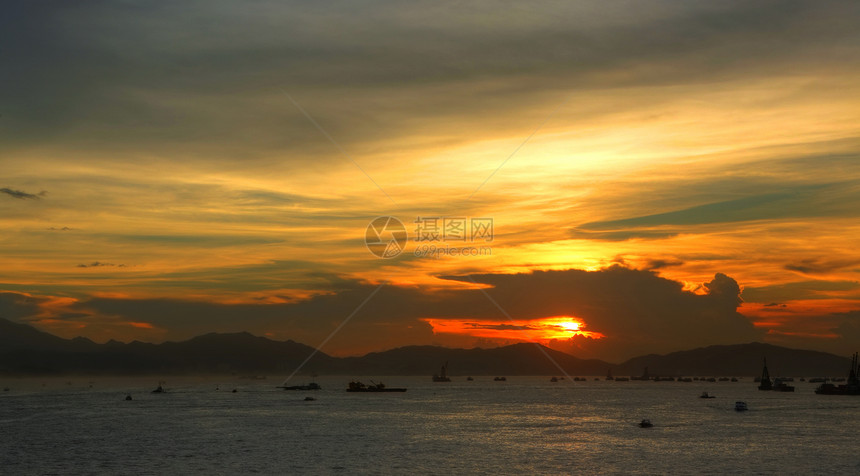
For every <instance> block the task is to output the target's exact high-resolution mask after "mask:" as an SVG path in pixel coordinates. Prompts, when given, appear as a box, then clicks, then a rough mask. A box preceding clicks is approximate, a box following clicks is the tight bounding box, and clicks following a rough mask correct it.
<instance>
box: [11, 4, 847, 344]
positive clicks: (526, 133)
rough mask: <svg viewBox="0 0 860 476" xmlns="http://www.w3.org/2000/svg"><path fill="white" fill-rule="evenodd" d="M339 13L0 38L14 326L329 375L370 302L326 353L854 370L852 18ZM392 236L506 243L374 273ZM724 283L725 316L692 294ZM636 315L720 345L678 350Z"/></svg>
mask: <svg viewBox="0 0 860 476" xmlns="http://www.w3.org/2000/svg"><path fill="white" fill-rule="evenodd" d="M335 3H336V4H332V5H327V6H322V5H316V4H312V3H311V4H308V3H305V2H295V3H293V2H287V3H281V2H260V4H258V5H256V6H255V8H248V7H246V6H245V5H243V4H241V3H237V2H227V1H212V2H197V1H189V2H180V3H178V4H172V3H171V4H167V3H164V4H162V3H160V2H155V4H153V5H150V6H144V7H140V8H132V7H131V6H129V5H125V4H116V5H106V4H82V5H77V6H69V7H68V8H64V9H63V11H62V12H51V11H43V10H39V11H36V10H34V11H22V12H19V13H16V14H13V15H10V17H9V18H6V19H3V20H0V28H2V29H3V30H5V31H7V32H8V34H9V35H10V38H11V40H10V41H9V42H8V43H7V44H8V47H7V48H6V49H7V50H8V51H9V53H8V58H7V59H6V60H4V63H6V64H7V65H8V67H7V68H4V69H5V70H6V71H5V72H3V73H0V80H3V82H2V84H3V85H4V86H3V87H2V88H0V95H2V102H0V104H2V108H3V110H2V111H0V114H2V115H0V192H2V193H0V228H2V230H3V233H2V235H0V264H2V266H0V317H3V318H8V319H12V320H17V321H21V322H30V323H34V324H35V325H37V326H38V327H40V328H42V329H44V330H48V331H51V332H54V333H57V334H58V335H62V336H65V337H72V336H77V335H85V336H88V337H91V338H93V339H95V340H100V341H104V340H107V339H110V338H115V339H119V340H126V341H127V340H131V339H140V340H145V341H162V340H165V339H174V340H175V339H184V338H188V337H191V336H193V335H197V334H201V333H205V332H211V331H238V330H249V331H251V332H254V333H257V334H261V335H262V334H266V335H269V336H271V337H273V338H278V339H294V340H298V341H301V342H305V343H307V344H309V345H316V343H318V342H321V341H322V340H323V339H324V338H325V337H326V335H328V332H330V331H331V330H332V329H334V328H335V327H336V325H337V323H339V322H341V321H342V320H343V319H344V318H346V317H347V316H348V315H350V312H351V311H352V310H353V309H354V308H355V307H356V306H358V305H359V304H360V303H361V302H362V301H363V300H364V298H366V297H367V296H368V295H369V294H370V292H371V291H372V290H373V289H374V286H376V285H378V284H381V283H388V284H387V285H386V290H387V291H386V292H381V293H380V294H379V295H378V296H376V297H374V300H376V299H379V300H382V301H384V302H382V301H381V302H379V303H375V304H376V305H379V306H380V307H379V308H373V307H372V305H373V304H374V303H370V304H368V309H369V310H368V311H367V312H368V313H369V314H368V315H366V316H364V315H363V314H359V315H356V318H355V322H354V323H351V324H350V326H347V327H345V328H344V330H343V333H344V334H343V336H340V337H338V338H336V339H334V340H332V341H331V344H330V345H331V346H332V348H330V349H323V350H324V351H326V352H330V353H339V354H350V353H356V352H361V351H367V350H378V349H381V348H388V347H394V346H398V345H406V344H428V343H437V344H443V345H458V346H472V345H497V344H499V343H503V342H508V341H516V340H544V341H545V340H553V339H554V340H556V341H569V342H570V343H571V346H570V347H569V348H568V350H570V351H571V352H572V353H574V354H576V355H581V356H598V357H601V358H606V359H610V360H618V359H621V358H623V357H627V356H630V354H632V353H634V352H639V351H642V352H663V351H670V350H680V349H682V348H686V346H688V345H692V344H696V345H707V344H709V343H731V342H733V341H748V340H751V339H759V340H766V341H769V342H772V343H777V344H785V345H790V346H795V347H803V348H814V349H821V350H827V351H832V352H837V353H847V352H851V351H853V350H855V348H856V346H857V343H858V342H860V253H858V250H857V236H860V220H858V218H860V207H858V204H860V155H859V154H860V72H859V71H858V64H857V61H856V58H857V57H858V56H860V48H858V45H860V42H858V39H860V38H858V32H857V28H856V19H857V18H858V6H857V4H856V2H832V3H831V2H828V3H826V4H822V5H817V4H816V5H813V4H808V5H804V4H797V3H790V2H785V3H783V2H775V3H768V4H766V5H765V4H753V5H750V4H746V3H744V2H646V4H639V3H636V4H635V7H631V8H625V7H621V6H618V5H615V6H612V5H605V4H604V3H603V2H569V3H570V4H541V3H537V4H532V3H527V4H525V3H524V4H510V5H508V8H503V9H499V8H497V7H496V6H494V5H493V4H490V3H484V2H476V3H474V4H473V5H472V6H470V7H468V8H467V7H464V6H462V5H459V4H453V3H450V4H449V3H446V2H438V3H437V2H434V4H433V5H432V6H431V5H425V6H419V5H412V4H410V3H408V2H403V3H397V2H382V3H380V4H379V5H374V6H368V5H362V4H360V2H359V3H355V2H335ZM17 15H20V16H21V18H18V17H17ZM23 18H26V19H27V21H24V20H23ZM205 25H210V26H212V28H215V29H216V30H217V31H212V30H211V29H210V27H207V26H205ZM214 25H217V27H216V26H214ZM293 101H295V103H294V102H293ZM296 104H298V107H297V106H296ZM307 116H310V117H312V118H313V121H315V122H316V124H318V125H319V128H318V127H317V126H316V125H314V123H313V122H312V121H311V120H309V119H308V117H307ZM320 129H322V131H321V130H320ZM330 139H331V140H330ZM332 141H334V142H332ZM386 215H391V216H395V217H398V218H399V219H400V220H401V221H403V222H404V224H405V225H406V229H407V231H408V232H409V234H410V238H413V239H414V238H415V236H416V223H414V222H415V220H416V219H418V217H433V216H435V217H491V218H493V221H494V236H493V239H492V241H491V242H490V241H481V242H474V243H472V242H469V243H466V246H483V247H486V248H488V249H489V250H490V251H488V252H486V253H484V254H478V255H468V256H463V255H458V256H451V255H435V256H416V254H415V252H416V250H419V249H420V246H421V245H424V244H427V243H421V242H416V241H414V240H410V242H409V243H408V245H407V247H406V249H405V251H404V252H403V253H402V254H401V255H400V256H398V257H397V258H395V259H391V260H382V259H378V258H376V257H375V256H373V255H372V254H371V253H369V252H368V250H367V248H366V247H365V245H364V236H365V227H366V226H367V224H368V223H369V222H370V221H371V220H372V219H373V218H375V217H378V216H386ZM434 244H435V245H437V246H441V247H444V246H446V245H447V246H449V247H458V246H464V244H463V243H458V242H439V243H434ZM613 266H615V267H620V268H623V269H627V270H630V271H631V273H628V274H624V273H623V272H617V271H611V272H606V273H601V271H602V270H609V269H611V268H612V267H613ZM612 269H614V268H612ZM547 270H552V271H558V272H559V273H560V274H554V275H552V276H554V277H555V278H554V279H567V277H568V276H576V279H577V280H580V279H581V281H576V284H571V286H574V285H575V286H581V287H585V286H591V283H593V282H594V283H599V285H598V284H594V286H595V288H594V289H595V291H594V292H592V293H590V294H587V295H583V296H582V297H581V298H579V300H578V301H572V300H571V301H568V297H569V295H570V294H571V293H572V291H570V292H568V291H567V290H565V289H564V288H561V287H560V288H559V289H558V290H557V291H556V292H555V293H554V294H552V293H546V294H545V295H542V296H541V297H540V299H542V301H541V302H532V300H534V299H537V298H536V297H535V296H534V295H533V294H532V295H529V294H527V293H524V294H523V295H518V294H517V295H516V296H510V294H511V293H513V294H516V288H511V289H510V291H509V295H507V296H500V295H499V292H500V288H499V286H498V284H494V283H496V281H498V280H502V279H507V278H505V276H521V275H528V274H529V273H534V272H540V271H547ZM565 270H584V271H587V272H589V273H590V274H582V275H580V274H577V273H574V272H571V273H568V274H564V273H561V272H563V271H565ZM633 271H637V272H642V273H641V274H636V273H633ZM722 275H724V276H725V277H727V278H728V279H726V280H724V279H722V278H720V277H719V276H722ZM481 276H483V277H484V279H483V280H482V279H481V278H480V277H481ZM543 276H544V275H535V276H533V277H532V278H533V279H534V280H538V279H543ZM466 277H473V279H474V281H476V282H471V281H472V279H467V278H466ZM532 278H530V279H532ZM634 278H635V279H634ZM640 278H641V279H643V280H644V281H642V282H639V281H636V279H640ZM512 279H513V278H512ZM523 279H525V278H523ZM604 279H605V281H604ZM631 280H632V281H631ZM729 280H731V281H729ZM633 281H635V282H637V283H639V284H636V286H650V285H651V284H653V285H654V286H655V289H662V290H664V291H659V290H656V291H652V292H653V293H657V295H656V297H654V296H650V295H649V296H645V295H642V292H641V289H642V288H641V287H637V288H630V287H629V286H633V285H632V284H630V283H631V282H633ZM731 282H734V283H736V284H737V286H738V288H739V289H740V293H741V294H740V297H741V299H742V302H741V301H737V300H736V299H734V298H736V297H737V295H735V296H734V297H732V296H729V297H726V296H723V295H721V294H720V295H719V296H718V294H719V293H723V292H724V291H722V290H721V291H719V292H718V291H714V290H713V289H712V288H709V287H708V284H709V283H711V285H712V286H717V285H719V286H725V287H727V288H731V289H734V288H732V286H733V285H731ZM726 283H729V284H726ZM550 284H551V283H540V284H536V283H532V282H531V281H529V282H528V286H532V287H530V288H529V289H530V290H532V291H534V292H535V293H537V292H540V291H541V290H545V289H555V288H553V286H552V285H550ZM525 285H526V284H523V286H525ZM479 288H481V289H484V291H485V292H486V293H488V294H489V295H490V297H491V298H492V299H496V300H499V301H502V300H503V297H504V298H507V297H510V302H506V303H505V305H503V306H502V308H503V311H504V312H502V311H500V310H499V309H498V308H496V307H494V306H490V307H488V308H487V309H486V310H485V311H484V310H479V309H477V308H475V306H477V304H476V303H477V302H478V301H477V300H478V299H480V300H484V301H487V299H486V296H484V295H483V294H481V291H479V290H478V289H479ZM720 289H722V288H720ZM388 290H390V293H389V291H388ZM598 291H599V292H598ZM604 292H605V293H606V295H605V297H604V295H603V294H601V293H604ZM661 292H665V295H663V294H660V293H661ZM362 293H363V294H362ZM494 293H496V294H494ZM466 296H469V297H468V298H467V297H466ZM472 296H477V298H475V300H473V299H472ZM598 296H599V297H598ZM407 297H408V299H407ZM718 297H719V299H718ZM652 298H653V299H654V302H651V304H650V305H651V306H658V307H659V306H666V307H665V308H666V309H675V308H678V309H688V308H687V307H686V306H688V305H689V306H690V308H689V309H691V310H690V314H689V316H690V317H689V319H691V320H692V319H702V322H701V323H696V322H694V323H692V324H691V326H690V328H689V330H688V331H685V332H690V333H693V334H695V333H696V332H698V331H697V329H706V328H708V329H710V328H711V327H709V326H716V327H714V329H718V330H719V329H722V330H726V332H725V333H722V332H721V331H720V332H718V331H717V330H712V331H710V332H709V333H705V332H702V335H701V336H700V337H701V338H699V337H696V338H694V339H691V340H685V339H683V338H679V339H677V340H676V341H665V342H664V341H662V340H660V338H659V337H657V336H656V334H657V333H660V332H664V333H665V331H663V330H661V329H662V326H664V325H666V326H668V324H667V322H668V321H665V322H664V320H661V318H660V316H658V315H657V314H658V313H656V312H653V313H651V314H653V316H651V317H648V318H647V319H646V318H644V317H643V315H649V312H650V311H649V310H648V309H644V308H642V307H641V306H639V303H640V302H644V301H643V300H647V299H652ZM658 298H659V299H658ZM711 301H714V302H711ZM717 301H719V302H717ZM461 302H462V303H464V305H466V306H467V308H462V307H458V306H457V305H455V304H457V303H461ZM408 303H420V304H421V305H418V304H415V305H414V306H413V305H412V304H408ZM562 303H564V304H562ZM619 303H625V306H621V305H620V304H619ZM691 303H693V304H691ZM527 304H532V306H531V308H532V309H540V310H541V312H543V311H544V310H546V312H551V313H552V314H543V315H539V314H537V312H538V311H535V314H534V315H532V314H531V313H530V311H529V309H530V307H529V306H528V305H527ZM520 305H522V307H521V308H520V307H519V306H520ZM709 306H710V307H709ZM515 307H516V308H517V309H520V311H517V312H514V311H513V310H512V309H513V308H515ZM431 308H432V310H431ZM406 309H408V311H407V310H406ZM504 313H507V314H509V316H510V319H508V318H506V317H505V315H504ZM371 314H372V315H371ZM526 314H528V315H526ZM565 315H569V316H576V317H571V318H570V320H566V319H567V318H562V317H547V316H565ZM694 315H695V316H699V317H695V318H694V317H692V316H694ZM362 316H364V317H362ZM676 318H677V319H678V320H677V321H672V322H674V323H675V324H677V323H678V322H680V323H682V324H683V323H684V322H686V321H684V320H683V319H686V318H685V317H684V316H681V315H678V316H676V317H673V319H676ZM362 319H363V320H362ZM559 319H561V320H559ZM645 321H647V322H648V325H647V326H645V325H644V324H642V328H637V327H636V326H637V325H640V324H641V323H642V322H645ZM565 322H579V323H580V324H582V325H583V327H581V328H580V329H578V330H577V329H569V328H565V327H564V325H563V324H564V323H565ZM625 322H626V323H630V325H628V326H625V325H622V324H623V323H625ZM715 323H720V324H719V325H718V324H715ZM735 324H737V325H738V326H737V327H736V328H735V327H732V326H734V325H735ZM494 326H495V328H493V327H494ZM505 326H510V327H505ZM601 326H602V327H601ZM676 327H677V326H676ZM682 327H683V326H682ZM729 328H731V329H734V330H733V331H731V332H730V331H728V330H727V329H729ZM626 329H629V330H626ZM634 331H635V332H634ZM627 332H629V334H627ZM651 333H654V334H655V335H651ZM708 335H710V336H713V337H712V338H711V340H709V338H708ZM649 336H651V338H650V340H649ZM717 336H719V337H717ZM673 342H674V343H673ZM556 344H558V342H556Z"/></svg>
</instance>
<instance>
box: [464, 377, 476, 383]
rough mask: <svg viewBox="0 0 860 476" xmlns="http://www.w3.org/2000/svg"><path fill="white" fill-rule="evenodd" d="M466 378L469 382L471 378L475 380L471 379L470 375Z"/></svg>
mask: <svg viewBox="0 0 860 476" xmlns="http://www.w3.org/2000/svg"><path fill="white" fill-rule="evenodd" d="M466 380H467V381H469V382H471V381H472V380H475V379H473V378H472V377H466Z"/></svg>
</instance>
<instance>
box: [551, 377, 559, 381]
mask: <svg viewBox="0 0 860 476" xmlns="http://www.w3.org/2000/svg"><path fill="white" fill-rule="evenodd" d="M549 381H550V382H558V377H553V378H551V379H549Z"/></svg>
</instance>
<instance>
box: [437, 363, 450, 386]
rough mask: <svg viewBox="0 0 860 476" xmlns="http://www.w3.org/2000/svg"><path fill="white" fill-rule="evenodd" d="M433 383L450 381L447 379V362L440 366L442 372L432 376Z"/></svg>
mask: <svg viewBox="0 0 860 476" xmlns="http://www.w3.org/2000/svg"><path fill="white" fill-rule="evenodd" d="M433 381H434V382H450V381H451V379H450V378H449V377H448V362H445V364H443V365H442V370H440V371H439V373H438V374H433Z"/></svg>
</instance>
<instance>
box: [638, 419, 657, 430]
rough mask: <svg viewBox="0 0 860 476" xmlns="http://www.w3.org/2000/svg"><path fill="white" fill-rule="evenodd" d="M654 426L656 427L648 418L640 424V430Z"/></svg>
mask: <svg viewBox="0 0 860 476" xmlns="http://www.w3.org/2000/svg"><path fill="white" fill-rule="evenodd" d="M652 426H654V424H653V423H651V420H648V419H647V418H646V419H645V420H642V421H640V422H639V428H651V427H652Z"/></svg>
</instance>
